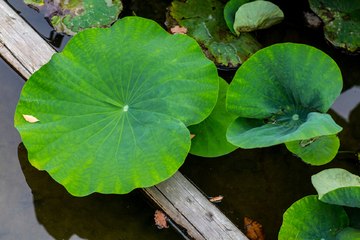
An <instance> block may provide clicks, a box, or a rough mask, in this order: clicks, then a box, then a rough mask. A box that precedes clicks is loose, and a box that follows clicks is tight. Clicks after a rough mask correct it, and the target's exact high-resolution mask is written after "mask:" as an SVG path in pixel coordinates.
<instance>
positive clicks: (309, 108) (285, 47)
mask: <svg viewBox="0 0 360 240" xmlns="http://www.w3.org/2000/svg"><path fill="white" fill-rule="evenodd" d="M341 89H342V77H341V73H340V69H339V68H338V66H337V65H336V63H335V62H334V61H333V60H332V59H331V58H330V57H329V56H328V55H326V54H325V53H323V52H321V51H320V50H317V49H316V48H313V47H310V46H307V45H302V44H294V43H285V44H276V45H272V46H270V47H267V48H265V49H262V50H260V51H258V52H257V53H255V54H254V55H253V56H252V57H251V58H250V59H249V60H247V61H246V62H245V63H244V64H243V65H242V66H241V67H240V68H239V69H238V70H237V72H236V74H235V76H234V79H233V81H232V82H231V84H230V86H229V89H228V93H227V99H226V101H227V103H226V107H227V109H228V111H229V112H232V113H234V114H237V115H238V116H240V118H238V119H237V120H235V121H234V122H233V123H232V124H231V125H230V126H229V129H228V131H227V139H228V141H229V142H230V143H232V144H234V145H235V146H238V147H241V148H256V147H267V146H272V145H276V144H280V143H284V142H290V141H295V140H305V139H309V138H314V137H317V136H323V135H332V134H336V133H337V132H339V131H341V129H342V128H341V127H340V126H338V125H337V124H336V123H335V122H334V121H333V120H332V118H331V116H330V115H328V114H325V112H326V111H327V110H328V109H329V108H330V106H331V104H332V103H333V102H334V101H335V99H336V98H337V97H338V96H339V95H340V92H341ZM317 151H323V150H321V149H317Z"/></svg>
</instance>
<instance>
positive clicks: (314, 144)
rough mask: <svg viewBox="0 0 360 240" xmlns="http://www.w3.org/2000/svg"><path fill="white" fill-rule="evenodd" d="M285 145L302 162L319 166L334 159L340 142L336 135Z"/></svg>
mask: <svg viewBox="0 0 360 240" xmlns="http://www.w3.org/2000/svg"><path fill="white" fill-rule="evenodd" d="M285 145H286V148H287V149H288V150H289V151H290V152H292V153H294V154H296V155H297V156H298V157H300V158H301V159H302V160H303V161H304V162H307V163H309V164H311V165H315V166H319V165H323V164H326V163H328V162H330V161H331V160H332V159H334V158H335V156H336V154H337V153H338V150H339V147H340V140H339V138H338V137H337V136H336V135H328V136H318V137H315V138H310V139H304V140H300V141H291V142H286V143H285Z"/></svg>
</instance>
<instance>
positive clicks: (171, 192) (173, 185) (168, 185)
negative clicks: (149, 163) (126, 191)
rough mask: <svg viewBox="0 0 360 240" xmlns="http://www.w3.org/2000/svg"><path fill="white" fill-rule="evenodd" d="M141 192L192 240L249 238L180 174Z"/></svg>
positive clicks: (241, 239)
mask: <svg viewBox="0 0 360 240" xmlns="http://www.w3.org/2000/svg"><path fill="white" fill-rule="evenodd" d="M143 190H144V192H145V193H146V194H147V195H148V196H149V197H150V198H151V199H152V200H153V201H154V202H155V203H157V204H158V205H159V206H160V207H161V208H162V209H163V210H164V212H166V213H167V214H168V215H169V216H170V218H171V219H173V220H174V221H175V222H176V223H177V224H179V225H181V226H182V227H184V228H185V229H186V230H187V233H188V235H190V236H191V237H193V238H194V239H214V240H220V239H238V240H245V239H248V238H247V237H246V236H245V235H244V234H243V233H242V232H241V231H240V230H239V229H238V228H237V227H236V226H235V225H234V224H233V223H232V222H231V221H230V220H229V219H228V218H226V216H225V215H224V214H223V213H222V212H221V211H220V210H219V209H218V208H217V207H216V206H215V205H214V204H213V203H211V202H210V201H209V200H208V199H207V198H206V197H205V196H204V195H203V194H202V193H201V192H200V191H199V190H198V189H197V188H196V187H195V186H194V185H193V184H191V183H190V182H189V181H188V180H187V179H186V178H185V177H184V176H183V175H182V174H181V173H180V172H176V173H175V174H174V175H173V176H172V177H171V178H169V179H167V180H166V181H164V182H161V183H159V184H157V185H155V186H153V187H148V188H144V189H143Z"/></svg>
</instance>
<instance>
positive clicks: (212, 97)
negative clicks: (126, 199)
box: [15, 17, 219, 196]
mask: <svg viewBox="0 0 360 240" xmlns="http://www.w3.org/2000/svg"><path fill="white" fill-rule="evenodd" d="M174 46H175V47H174ZM218 84H219V81H218V75H217V70H216V67H215V66H214V64H213V63H212V62H211V61H210V60H208V59H207V58H206V57H205V56H204V55H203V53H202V51H201V49H200V47H199V45H198V44H197V42H196V41H194V40H193V39H191V38H189V37H187V36H185V35H182V34H176V35H171V34H169V33H167V32H166V31H165V30H164V29H162V28H161V27H160V26H159V25H158V24H157V23H155V22H154V21H152V20H147V19H143V18H139V17H126V18H123V19H121V20H120V21H118V22H116V23H115V24H114V25H113V26H112V27H111V28H109V29H88V30H85V31H82V32H80V33H79V34H77V35H75V37H73V38H72V39H71V40H70V41H69V43H68V44H67V46H66V47H65V49H64V50H63V52H62V53H57V54H54V55H53V57H52V59H51V60H50V62H48V63H47V64H45V65H44V66H43V67H41V68H40V70H39V71H37V72H35V73H34V74H33V75H32V76H31V77H30V79H29V80H28V81H27V83H26V84H25V86H24V88H23V90H22V93H21V96H20V100H19V103H18V106H17V109H16V113H15V126H16V128H17V129H18V131H19V132H20V134H21V137H22V140H23V142H24V144H25V146H26V148H27V150H28V153H29V160H30V162H31V163H32V164H33V165H34V166H35V167H37V168H38V169H40V170H46V171H48V172H49V174H50V175H51V176H52V177H53V178H54V179H55V180H56V181H58V182H59V183H61V184H63V185H64V186H65V188H66V189H67V190H68V191H69V192H70V193H71V194H73V195H76V196H85V195H88V194H90V193H93V192H101V193H128V192H130V191H131V190H133V189H134V188H139V187H148V186H152V185H155V184H157V183H159V182H161V181H164V180H165V179H167V178H169V177H170V176H171V175H172V174H174V172H176V171H177V170H178V168H179V167H180V166H181V165H182V164H183V162H184V160H185V157H186V156H187V154H188V152H189V150H190V145H191V140H190V133H189V130H188V129H187V127H186V126H188V125H192V124H197V123H199V122H201V121H203V120H204V119H205V118H206V117H207V116H208V115H209V114H210V113H211V111H212V109H213V108H214V106H215V104H216V100H217V95H218ZM22 112H36V113H41V121H40V122H39V124H30V123H28V122H26V121H25V120H24V118H23V116H22V114H21V113H22Z"/></svg>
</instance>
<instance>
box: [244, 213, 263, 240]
mask: <svg viewBox="0 0 360 240" xmlns="http://www.w3.org/2000/svg"><path fill="white" fill-rule="evenodd" d="M244 229H245V234H246V236H247V237H248V238H249V240H265V233H264V229H263V226H262V225H261V224H260V223H258V222H257V221H255V220H252V219H251V218H248V217H245V218H244Z"/></svg>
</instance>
